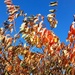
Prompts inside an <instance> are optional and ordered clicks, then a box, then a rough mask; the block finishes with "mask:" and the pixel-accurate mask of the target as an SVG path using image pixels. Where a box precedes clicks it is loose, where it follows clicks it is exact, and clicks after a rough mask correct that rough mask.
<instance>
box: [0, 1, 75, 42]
mask: <svg viewBox="0 0 75 75" xmlns="http://www.w3.org/2000/svg"><path fill="white" fill-rule="evenodd" d="M12 1H13V3H14V4H15V5H19V6H20V8H21V9H22V10H24V11H25V12H26V13H28V15H32V14H34V15H36V14H38V13H41V14H42V15H44V16H45V18H46V19H47V17H46V16H47V14H49V11H48V10H49V9H51V7H49V3H50V1H56V0H12ZM55 8H56V7H55ZM74 14H75V0H58V7H57V12H56V17H57V20H58V26H57V28H56V29H53V31H54V32H55V34H56V35H57V36H58V37H59V38H60V41H61V42H66V38H67V34H68V30H69V28H70V25H71V23H72V21H73V15H74ZM7 16H8V15H7V14H6V6H5V4H4V0H0V27H1V26H2V23H3V21H4V20H6V19H7ZM46 19H45V21H44V23H45V25H46V27H47V28H48V29H49V30H50V25H49V23H48V21H47V20H46ZM16 21H17V24H16V27H17V29H18V30H19V27H20V24H21V23H22V18H19V19H18V20H16Z"/></svg>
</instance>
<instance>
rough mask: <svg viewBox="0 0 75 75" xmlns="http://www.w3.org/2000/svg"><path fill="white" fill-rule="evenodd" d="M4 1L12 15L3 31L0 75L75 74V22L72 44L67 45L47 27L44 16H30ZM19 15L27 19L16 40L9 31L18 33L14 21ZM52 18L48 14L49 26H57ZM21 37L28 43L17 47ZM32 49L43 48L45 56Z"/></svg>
mask: <svg viewBox="0 0 75 75" xmlns="http://www.w3.org/2000/svg"><path fill="white" fill-rule="evenodd" d="M4 2H5V4H6V7H7V12H8V15H9V16H8V20H6V21H4V23H3V27H1V28H0V75H75V28H74V25H75V21H73V22H72V25H71V26H70V30H69V32H68V37H67V41H69V44H68V45H65V43H63V42H62V43H61V42H60V39H59V37H58V36H56V35H55V34H54V32H53V31H52V30H48V29H47V28H46V27H45V26H44V23H43V22H44V16H42V15H41V14H37V15H35V16H34V15H32V16H27V14H26V13H24V12H23V11H22V10H21V9H20V7H19V6H16V5H14V4H13V3H12V1H11V0H5V1H4ZM20 16H23V17H24V19H23V23H22V24H21V26H20V30H19V32H18V33H17V34H14V37H13V36H11V35H10V34H8V32H9V31H10V32H11V33H12V32H13V31H15V29H16V28H15V19H17V18H18V17H20ZM53 18H54V15H53V14H48V21H49V22H50V24H52V25H56V24H57V20H56V19H53ZM21 35H22V36H21ZM21 37H22V38H23V39H24V40H25V41H26V42H25V44H24V45H23V44H22V43H20V44H19V43H18V45H16V44H15V43H16V42H17V40H18V39H19V38H21ZM33 47H36V48H39V49H42V53H40V52H32V51H31V49H32V48H33ZM19 55H22V56H23V59H22V58H21V59H20V58H19Z"/></svg>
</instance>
